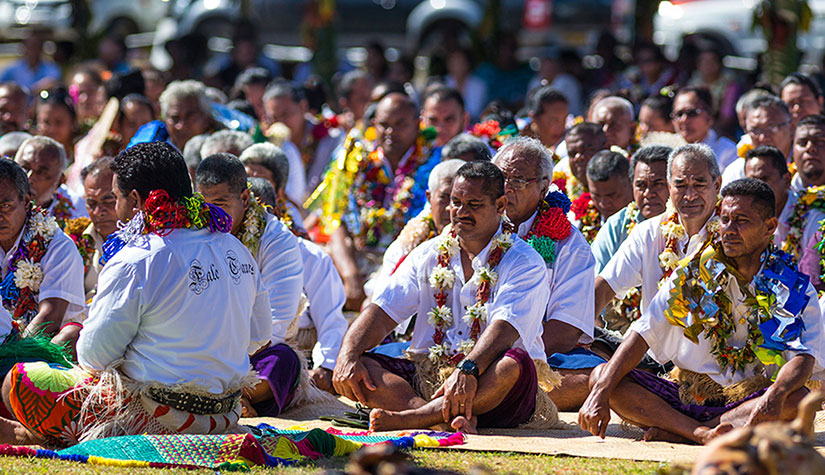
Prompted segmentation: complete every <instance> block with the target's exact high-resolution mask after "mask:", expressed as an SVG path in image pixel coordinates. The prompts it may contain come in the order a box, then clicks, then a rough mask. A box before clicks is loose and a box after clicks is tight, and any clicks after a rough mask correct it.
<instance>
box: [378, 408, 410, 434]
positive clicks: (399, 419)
mask: <svg viewBox="0 0 825 475" xmlns="http://www.w3.org/2000/svg"><path fill="white" fill-rule="evenodd" d="M403 428H404V417H403V416H401V414H399V413H398V412H392V411H388V410H386V409H373V410H371V411H370V430H373V431H378V432H380V431H385V430H396V429H403Z"/></svg>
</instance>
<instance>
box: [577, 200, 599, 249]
mask: <svg viewBox="0 0 825 475" xmlns="http://www.w3.org/2000/svg"><path fill="white" fill-rule="evenodd" d="M570 209H571V210H572V211H573V215H574V216H575V218H576V219H577V220H578V221H579V230H580V231H581V232H582V234H583V235H584V237H585V239H587V242H588V243H592V242H593V240H594V239H596V234H598V233H599V229H601V227H602V217H601V215H600V214H599V210H598V209H596V205H595V204H594V203H593V200H591V199H590V193H588V192H585V193H582V195H581V196H579V197H578V198H576V200H575V201H573V204H572V206H570Z"/></svg>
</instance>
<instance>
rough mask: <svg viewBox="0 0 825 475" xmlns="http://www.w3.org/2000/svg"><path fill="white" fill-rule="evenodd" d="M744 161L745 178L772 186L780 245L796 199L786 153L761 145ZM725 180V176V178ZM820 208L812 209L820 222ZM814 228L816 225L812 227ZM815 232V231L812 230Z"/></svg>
mask: <svg viewBox="0 0 825 475" xmlns="http://www.w3.org/2000/svg"><path fill="white" fill-rule="evenodd" d="M743 162H744V167H743V169H744V174H745V176H744V177H743V178H756V179H757V180H762V181H764V182H765V183H767V184H768V186H769V187H771V191H773V196H774V197H775V198H776V212H777V218H778V219H779V223H778V224H777V226H776V232H775V233H774V234H773V239H774V243H776V244H777V245H780V244H781V243H783V242H785V239H786V238H787V237H788V230H789V226H788V217H789V216H790V215H791V213H792V212H793V208H794V205H795V204H796V200H795V199H793V197H792V196H791V173H790V172H789V171H788V163H787V162H786V161H785V155H783V154H782V152H781V151H780V150H779V149H778V148H776V147H773V146H771V145H760V146H758V147H756V148H753V149H751V150H750V151H748V153H747V156H746V157H745V160H743ZM723 180H724V178H723ZM817 211H818V210H811V218H812V221H814V222H816V223H818V222H819V221H821V220H823V219H825V215H815V214H818V213H817ZM817 218H819V219H817ZM812 229H813V230H815V229H816V226H813V227H812ZM811 234H813V231H811Z"/></svg>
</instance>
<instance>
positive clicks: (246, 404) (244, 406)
mask: <svg viewBox="0 0 825 475" xmlns="http://www.w3.org/2000/svg"><path fill="white" fill-rule="evenodd" d="M241 417H258V411H256V410H255V408H253V407H252V401H250V400H249V399H247V398H245V397H242V398H241Z"/></svg>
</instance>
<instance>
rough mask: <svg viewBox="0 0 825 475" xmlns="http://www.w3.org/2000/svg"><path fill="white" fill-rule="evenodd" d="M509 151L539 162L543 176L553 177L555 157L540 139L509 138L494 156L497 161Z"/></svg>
mask: <svg viewBox="0 0 825 475" xmlns="http://www.w3.org/2000/svg"><path fill="white" fill-rule="evenodd" d="M507 153H512V154H513V155H515V154H518V155H519V156H520V157H527V158H530V159H531V160H534V161H536V162H538V166H539V173H541V176H542V178H548V179H549V180H552V179H553V159H552V158H551V157H550V153H549V152H548V151H547V147H545V146H544V145H543V144H542V143H541V142H540V141H539V140H538V139H534V138H532V137H518V138H516V139H512V140H508V141H507V142H506V143H505V144H504V145H503V146H502V147H501V148H500V149H498V152H496V156H495V157H493V161H495V160H496V159H497V158H498V157H503V156H504V155H505V154H507Z"/></svg>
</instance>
